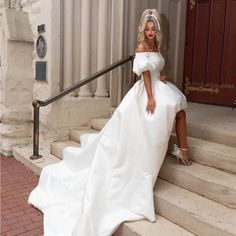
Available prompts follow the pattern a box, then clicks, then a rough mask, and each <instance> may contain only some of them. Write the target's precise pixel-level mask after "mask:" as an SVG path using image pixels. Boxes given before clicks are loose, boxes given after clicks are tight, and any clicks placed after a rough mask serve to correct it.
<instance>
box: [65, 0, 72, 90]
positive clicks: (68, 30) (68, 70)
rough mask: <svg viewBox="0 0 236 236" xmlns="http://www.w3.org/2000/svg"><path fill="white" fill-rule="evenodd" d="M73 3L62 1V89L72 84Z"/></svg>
mask: <svg viewBox="0 0 236 236" xmlns="http://www.w3.org/2000/svg"><path fill="white" fill-rule="evenodd" d="M73 5H74V4H73V0H67V1H65V3H64V60H63V61H64V70H63V77H64V82H63V88H64V89H65V88H68V87H69V86H71V85H72V84H73V28H74V22H73V7H74V6H73Z"/></svg>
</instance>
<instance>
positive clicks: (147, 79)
mask: <svg viewBox="0 0 236 236" xmlns="http://www.w3.org/2000/svg"><path fill="white" fill-rule="evenodd" d="M143 80H144V85H145V88H146V92H147V97H148V103H147V107H146V111H147V112H148V113H149V112H150V113H151V114H153V112H154V110H155V108H156V101H155V98H154V96H153V93H152V82H151V75H150V71H144V72H143Z"/></svg>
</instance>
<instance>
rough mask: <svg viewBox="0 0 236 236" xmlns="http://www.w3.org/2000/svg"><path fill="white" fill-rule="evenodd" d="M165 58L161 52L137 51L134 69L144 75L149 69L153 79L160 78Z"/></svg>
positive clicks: (138, 73)
mask: <svg viewBox="0 0 236 236" xmlns="http://www.w3.org/2000/svg"><path fill="white" fill-rule="evenodd" d="M164 63H165V60H164V58H163V57H162V55H161V53H160V52H137V53H136V54H135V58H134V65H133V71H134V72H135V73H136V74H137V75H142V73H143V72H144V71H147V70H149V71H150V73H151V78H152V79H159V78H160V72H161V70H162V69H163V66H164Z"/></svg>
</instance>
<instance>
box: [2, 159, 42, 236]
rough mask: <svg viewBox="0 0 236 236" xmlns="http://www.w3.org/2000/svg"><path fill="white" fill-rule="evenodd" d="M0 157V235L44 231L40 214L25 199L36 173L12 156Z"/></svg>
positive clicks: (25, 235)
mask: <svg viewBox="0 0 236 236" xmlns="http://www.w3.org/2000/svg"><path fill="white" fill-rule="evenodd" d="M0 158H1V236H13V235H17V236H18V235H19V236H39V235H43V215H42V213H41V212H40V211H38V210H37V209H35V208H33V207H32V206H30V205H28V203H27V199H28V196H29V193H30V191H31V190H32V189H33V188H34V187H35V186H36V185H37V183H38V177H37V176H36V175H35V174H34V173H33V172H32V171H31V170H29V169H27V168H25V167H24V166H23V165H22V164H20V163H19V162H18V161H16V160H15V159H14V158H12V157H4V156H1V157H0Z"/></svg>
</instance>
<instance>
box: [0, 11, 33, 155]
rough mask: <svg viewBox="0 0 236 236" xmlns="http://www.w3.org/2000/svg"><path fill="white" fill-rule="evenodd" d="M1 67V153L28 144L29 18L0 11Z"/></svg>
mask: <svg viewBox="0 0 236 236" xmlns="http://www.w3.org/2000/svg"><path fill="white" fill-rule="evenodd" d="M0 16H1V22H0V24H1V27H0V37H1V48H0V56H1V66H0V73H1V77H0V83H1V88H0V89H1V91H0V93H1V97H0V106H1V113H0V121H1V123H0V135H1V136H0V140H1V148H0V152H1V153H3V154H5V155H11V151H12V147H13V146H14V145H17V144H24V143H28V142H30V140H31V103H32V97H33V96H32V86H33V83H32V79H33V71H32V51H33V40H32V32H31V29H30V27H29V23H28V14H27V13H24V12H22V11H17V10H15V9H7V8H4V7H2V8H1V10H0Z"/></svg>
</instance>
